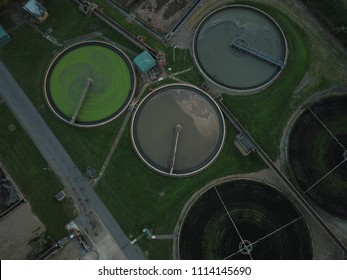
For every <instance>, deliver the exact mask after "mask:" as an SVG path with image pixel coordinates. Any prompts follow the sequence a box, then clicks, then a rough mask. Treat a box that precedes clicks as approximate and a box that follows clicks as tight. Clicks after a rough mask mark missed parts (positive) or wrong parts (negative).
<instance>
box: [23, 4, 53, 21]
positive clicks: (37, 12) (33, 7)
mask: <svg viewBox="0 0 347 280" xmlns="http://www.w3.org/2000/svg"><path fill="white" fill-rule="evenodd" d="M23 8H24V10H26V11H27V12H28V13H29V14H31V15H32V16H34V17H36V18H39V17H42V16H43V15H44V13H45V12H46V11H47V9H46V8H45V7H44V6H42V5H41V4H40V3H38V2H36V1H35V0H29V1H28V2H27V3H26V4H25V5H24V7H23Z"/></svg>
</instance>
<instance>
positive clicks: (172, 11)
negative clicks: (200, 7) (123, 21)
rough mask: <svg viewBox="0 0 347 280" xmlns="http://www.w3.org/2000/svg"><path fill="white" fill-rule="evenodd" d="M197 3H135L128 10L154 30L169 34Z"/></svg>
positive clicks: (163, 0) (178, 0) (153, 0)
mask: <svg viewBox="0 0 347 280" xmlns="http://www.w3.org/2000/svg"><path fill="white" fill-rule="evenodd" d="M195 2H196V0H169V1H167V0H144V1H134V3H133V4H132V5H131V6H130V7H128V8H130V10H131V11H132V12H133V13H134V14H135V15H136V16H137V17H139V18H140V19H141V20H143V21H144V22H146V23H148V24H149V25H150V26H152V27H153V28H154V29H156V30H157V31H159V32H160V33H162V34H167V33H168V32H169V31H170V30H171V29H172V28H173V27H174V26H175V25H176V24H177V23H178V21H179V20H180V19H181V18H182V17H183V15H185V14H186V13H187V12H188V11H189V9H190V8H191V7H192V6H193V4H194V3H195Z"/></svg>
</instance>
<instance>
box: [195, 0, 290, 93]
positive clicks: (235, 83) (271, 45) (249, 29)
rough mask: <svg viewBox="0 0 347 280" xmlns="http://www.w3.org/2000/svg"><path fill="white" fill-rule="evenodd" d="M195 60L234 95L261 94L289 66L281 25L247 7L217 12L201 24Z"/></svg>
mask: <svg viewBox="0 0 347 280" xmlns="http://www.w3.org/2000/svg"><path fill="white" fill-rule="evenodd" d="M193 52H194V60H195V63H196V64H197V66H198V68H199V69H200V71H201V72H202V74H203V75H204V76H205V77H206V78H207V79H208V80H210V81H211V82H213V83H215V84H217V85H218V86H220V87H222V88H224V89H229V90H234V91H253V90H258V89H260V88H262V87H264V86H266V85H268V84H269V83H270V82H272V81H273V80H274V79H275V78H276V77H277V76H278V74H279V73H280V72H281V70H282V69H283V67H284V66H285V63H286V57H287V44H286V39H285V36H284V34H283V32H282V30H281V28H280V27H279V25H278V24H277V23H276V22H275V21H274V20H273V19H272V18H271V17H270V16H269V15H267V14H266V13H264V12H263V11H261V10H259V9H256V8H253V7H250V6H245V5H231V6H226V7H223V8H220V9H217V10H215V11H213V12H212V13H210V14H209V15H207V16H206V17H205V18H204V19H203V20H202V21H201V23H200V24H199V26H198V28H197V30H196V32H195V35H194V40H193Z"/></svg>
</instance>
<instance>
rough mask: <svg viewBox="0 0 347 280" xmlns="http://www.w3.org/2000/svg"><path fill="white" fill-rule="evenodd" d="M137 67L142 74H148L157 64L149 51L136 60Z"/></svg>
mask: <svg viewBox="0 0 347 280" xmlns="http://www.w3.org/2000/svg"><path fill="white" fill-rule="evenodd" d="M134 63H135V65H136V66H137V67H138V69H139V70H140V71H141V72H142V73H147V72H148V71H149V70H150V69H152V68H153V67H154V66H155V65H156V64H157V63H156V61H155V59H154V58H153V56H151V54H150V53H149V52H148V51H143V52H142V53H140V54H139V55H138V56H137V57H135V59H134Z"/></svg>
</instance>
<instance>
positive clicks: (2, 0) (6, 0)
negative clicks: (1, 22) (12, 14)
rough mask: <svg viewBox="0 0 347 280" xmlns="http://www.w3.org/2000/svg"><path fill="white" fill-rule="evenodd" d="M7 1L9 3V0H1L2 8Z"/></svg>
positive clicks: (0, 5)
mask: <svg viewBox="0 0 347 280" xmlns="http://www.w3.org/2000/svg"><path fill="white" fill-rule="evenodd" d="M7 3H8V0H0V9H1V8H2V7H5V6H6V4H7Z"/></svg>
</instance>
